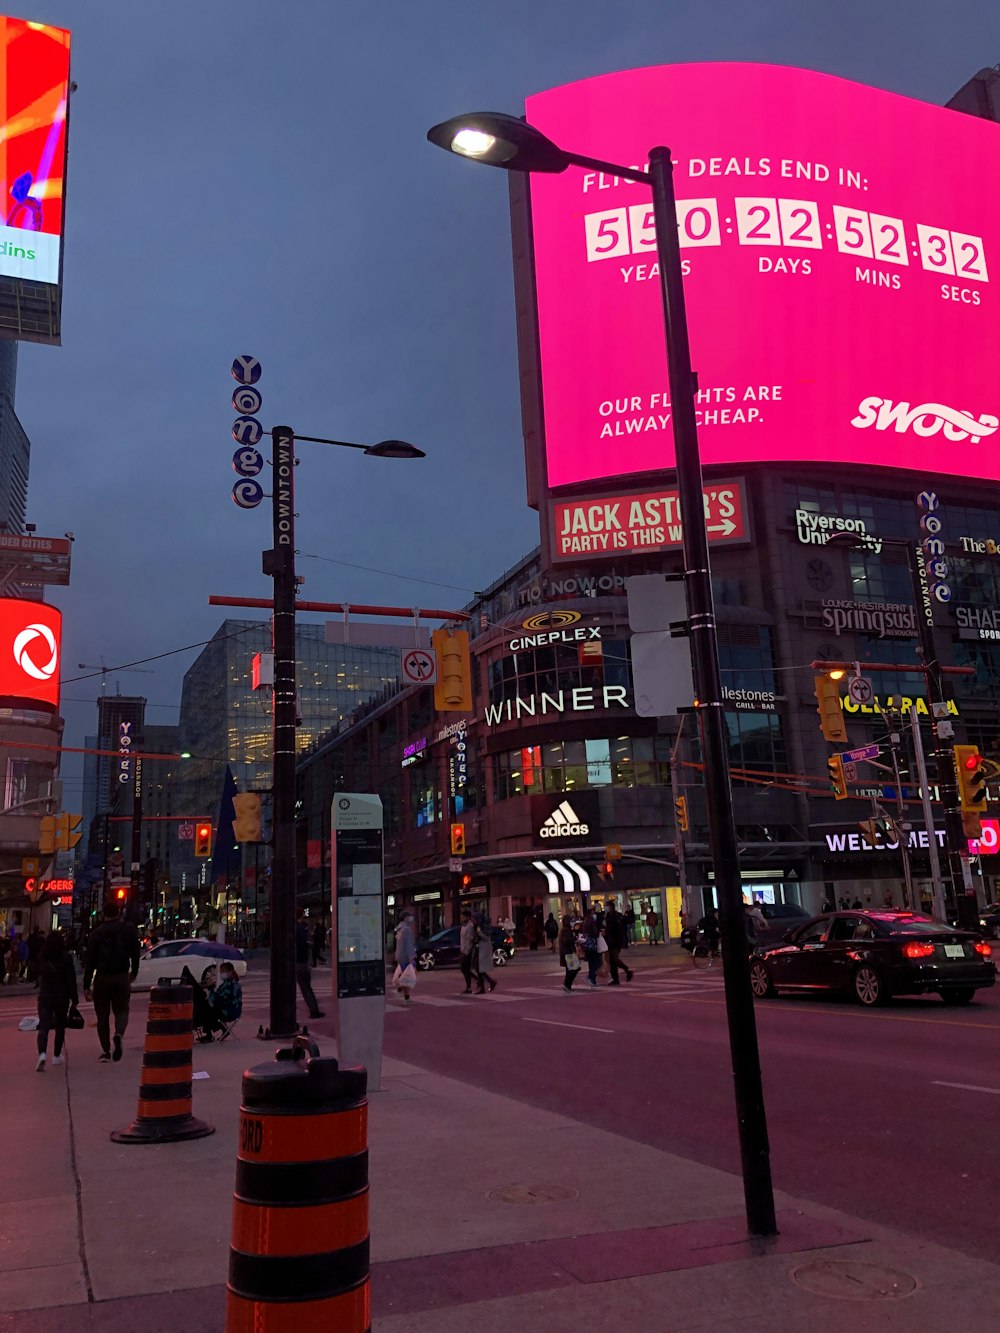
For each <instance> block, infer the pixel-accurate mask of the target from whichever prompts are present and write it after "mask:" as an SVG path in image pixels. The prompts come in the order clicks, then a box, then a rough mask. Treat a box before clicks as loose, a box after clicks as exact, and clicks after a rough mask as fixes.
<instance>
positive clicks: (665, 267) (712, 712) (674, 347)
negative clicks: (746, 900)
mask: <svg viewBox="0 0 1000 1333" xmlns="http://www.w3.org/2000/svg"><path fill="white" fill-rule="evenodd" d="M427 137H428V139H429V140H430V141H431V143H433V144H436V145H437V146H438V147H439V148H445V149H447V150H448V151H449V152H452V153H457V154H459V155H460V156H462V157H469V158H472V159H473V160H474V161H477V162H485V163H486V164H487V165H488V166H492V167H502V168H504V170H506V171H524V172H552V173H555V172H561V171H565V170H566V168H567V167H569V166H576V167H586V168H588V169H591V170H595V171H603V172H605V173H607V174H608V175H612V176H618V177H619V178H620V179H622V180H627V181H633V182H635V183H636V184H640V185H647V186H649V187H650V188H651V189H652V192H653V220H654V225H655V232H656V250H657V257H658V259H659V262H660V284H661V292H662V296H663V321H664V325H665V329H666V338H667V370H668V378H669V384H670V401H671V421H672V424H673V434H674V447H675V452H676V456H677V488H678V492H679V495H680V505H681V516H682V519H683V548H684V564H685V573H684V579H685V584H686V587H687V601H688V616H689V623H690V630H691V657H692V666H693V675H694V686H695V692H696V694H697V701H696V706H697V708H698V713H699V717H700V721H701V735H702V744H703V747H704V759H705V788H706V796H707V801H708V829H709V848H710V851H711V856H712V864H713V866H714V870H715V883H716V887H717V889H718V893H719V910H720V925H721V929H722V966H723V978H724V982H725V992H726V1016H727V1020H728V1025H729V1047H730V1055H731V1059H732V1066H733V1080H734V1084H735V1093H736V1110H737V1120H738V1124H739V1136H740V1154H741V1158H742V1166H743V1190H744V1198H745V1202H746V1213H747V1224H748V1226H749V1229H750V1231H751V1233H752V1234H753V1235H757V1236H771V1235H774V1234H775V1233H776V1231H777V1224H776V1221H775V1216H774V1193H773V1189H772V1185H771V1162H770V1149H769V1146H768V1139H767V1118H766V1115H765V1111H764V1092H763V1086H762V1082H761V1074H760V1056H759V1052H758V1046H757V1024H756V1018H755V1015H754V1008H753V993H752V991H751V988H750V960H749V955H748V949H747V935H746V924H745V917H744V909H743V886H742V877H741V875H740V867H739V852H740V849H739V841H738V839H737V836H736V822H735V817H734V811H733V793H732V786H731V783H730V776H729V745H728V735H727V731H726V719H725V713H724V704H723V697H722V681H721V677H720V673H719V650H718V640H717V635H716V627H715V608H714V604H713V600H712V578H711V568H710V562H709V550H708V531H707V528H706V519H705V509H704V501H703V489H702V475H701V457H700V454H699V451H698V432H697V425H696V418H695V394H696V392H697V385H696V383H695V377H694V374H693V372H692V370H691V352H690V346H689V342H688V329H687V315H686V312H685V307H684V284H683V281H682V278H681V257H680V246H679V242H678V235H677V207H676V201H675V197H674V186H673V164H672V162H671V157H670V150H669V149H668V148H662V147H660V148H653V149H652V150H651V151H650V154H649V171H648V173H647V172H645V171H639V170H637V169H636V168H635V167H622V166H616V165H615V164H614V163H612V162H602V161H600V160H599V159H596V158H591V157H583V156H581V155H579V154H577V153H567V152H564V151H563V149H561V148H559V147H558V146H557V145H556V144H554V143H553V142H552V141H551V139H548V138H546V136H545V135H544V134H542V133H541V131H539V130H537V129H535V128H534V126H532V125H529V124H528V123H527V122H526V121H523V120H520V119H518V118H517V117H516V116H507V115H503V114H498V113H494V112H475V113H473V114H471V115H468V116H458V117H456V118H455V119H453V120H448V121H445V122H444V123H443V124H441V125H435V126H434V128H433V129H432V130H430V131H429V132H428V134H427Z"/></svg>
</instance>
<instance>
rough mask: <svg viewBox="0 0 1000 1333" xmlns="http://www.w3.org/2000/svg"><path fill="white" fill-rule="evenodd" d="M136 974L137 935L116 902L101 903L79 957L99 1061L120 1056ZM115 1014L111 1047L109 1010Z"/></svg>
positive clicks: (103, 1061) (137, 971)
mask: <svg viewBox="0 0 1000 1333" xmlns="http://www.w3.org/2000/svg"><path fill="white" fill-rule="evenodd" d="M138 974H139V936H138V935H137V934H136V932H135V926H133V925H132V924H131V923H130V922H128V921H122V920H121V918H120V917H119V915H118V904H117V903H112V902H107V903H105V904H104V920H103V921H102V922H101V924H100V925H99V926H98V927H97V929H96V930H95V931H94V933H93V934H92V935H91V937H90V939H89V940H88V941H87V953H86V956H85V958H84V960H83V994H84V996H85V998H86V999H87V1000H88V1001H90V1000H93V1002H94V1012H95V1014H96V1015H97V1040H98V1041H99V1042H100V1043H101V1054H100V1056H99V1057H98V1058H99V1059H100V1061H101V1063H102V1064H107V1062H108V1061H109V1060H114V1061H115V1063H116V1064H117V1063H118V1061H119V1060H120V1059H121V1058H122V1040H123V1039H124V1036H125V1030H126V1028H127V1027H128V1010H129V1002H130V1001H131V998H132V982H133V981H135V979H136V977H137V976H138ZM112 1012H113V1013H114V1016H115V1045H114V1053H113V1054H112V1050H111V1014H112Z"/></svg>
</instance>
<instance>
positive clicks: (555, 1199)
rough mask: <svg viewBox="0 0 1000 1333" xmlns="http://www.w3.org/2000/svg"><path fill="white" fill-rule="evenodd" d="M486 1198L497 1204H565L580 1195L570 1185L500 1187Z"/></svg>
mask: <svg viewBox="0 0 1000 1333" xmlns="http://www.w3.org/2000/svg"><path fill="white" fill-rule="evenodd" d="M487 1197H488V1198H490V1199H496V1200H497V1201H498V1202H499V1203H566V1202H567V1201H568V1200H569V1199H578V1198H579V1197H580V1193H579V1191H578V1190H575V1189H573V1188H572V1186H570V1185H501V1186H500V1188H499V1189H495V1190H490V1192H489V1195H488V1196H487Z"/></svg>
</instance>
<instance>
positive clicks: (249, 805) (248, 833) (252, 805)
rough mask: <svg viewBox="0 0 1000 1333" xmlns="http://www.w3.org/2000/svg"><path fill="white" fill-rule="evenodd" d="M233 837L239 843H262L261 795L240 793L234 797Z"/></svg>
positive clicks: (251, 792)
mask: <svg viewBox="0 0 1000 1333" xmlns="http://www.w3.org/2000/svg"><path fill="white" fill-rule="evenodd" d="M233 810H234V811H235V814H236V818H235V819H234V820H233V837H234V838H235V839H236V841H237V842H260V793H259V792H255V791H245V792H240V793H239V794H238V795H236V796H234V797H233Z"/></svg>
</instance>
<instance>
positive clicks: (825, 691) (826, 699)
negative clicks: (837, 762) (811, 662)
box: [813, 676, 847, 741]
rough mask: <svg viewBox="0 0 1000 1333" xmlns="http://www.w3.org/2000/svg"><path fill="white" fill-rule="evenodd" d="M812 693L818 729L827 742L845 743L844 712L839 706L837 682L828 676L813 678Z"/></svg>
mask: <svg viewBox="0 0 1000 1333" xmlns="http://www.w3.org/2000/svg"><path fill="white" fill-rule="evenodd" d="M813 692H814V694H815V695H816V703H817V705H818V707H817V709H816V712H817V713H819V729H820V731H821V732H822V733H823V736H824V737H825V739H826V740H828V741H846V740H847V725H846V723H845V722H844V710H843V708H842V707H841V706H840V691H839V690H838V689H837V682H836V681H835V680H831V679H830V677H829V676H814V677H813Z"/></svg>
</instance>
